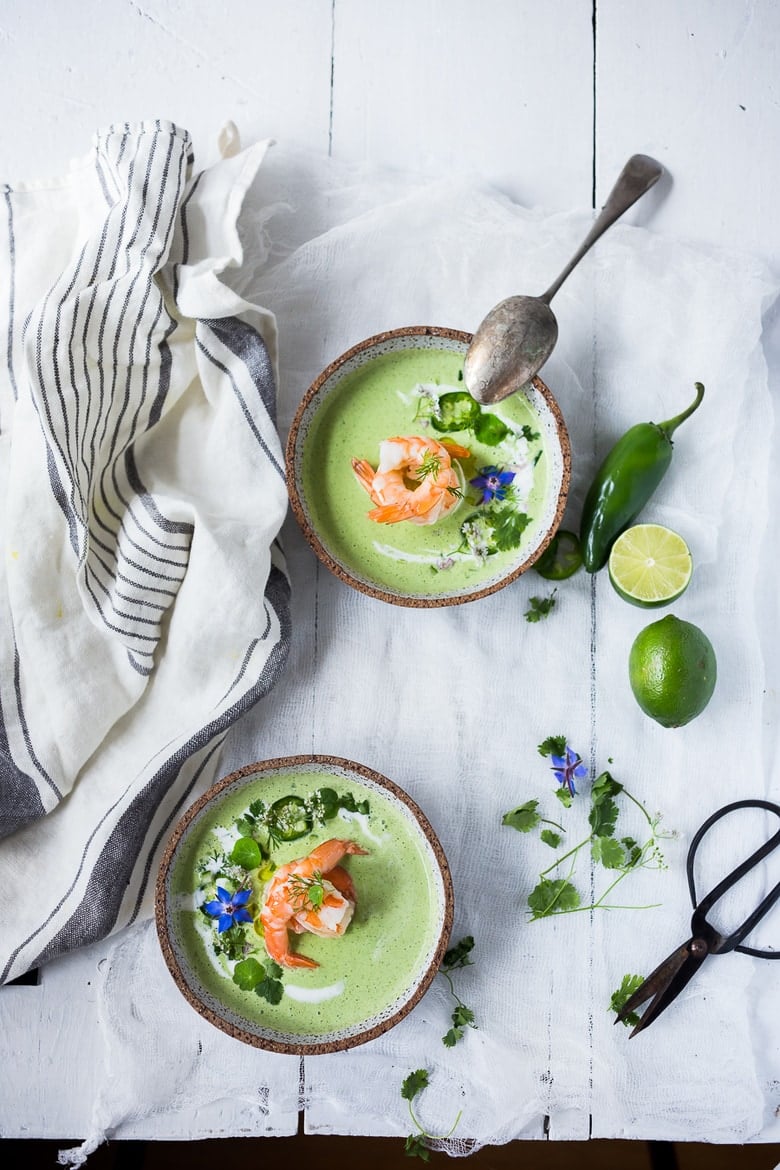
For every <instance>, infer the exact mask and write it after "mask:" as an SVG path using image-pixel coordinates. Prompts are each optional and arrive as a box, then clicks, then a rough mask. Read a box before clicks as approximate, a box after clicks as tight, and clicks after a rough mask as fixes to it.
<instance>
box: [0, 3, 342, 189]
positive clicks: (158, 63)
mask: <svg viewBox="0 0 780 1170" xmlns="http://www.w3.org/2000/svg"><path fill="white" fill-rule="evenodd" d="M330 46H331V6H330V3H328V2H327V0H297V2H296V3H295V4H273V3H264V4H257V3H249V2H247V0H244V2H242V3H239V4H236V5H231V6H230V7H229V8H225V7H224V6H221V5H218V4H213V3H209V0H186V2H181V0H175V2H170V0H138V2H135V0H131V2H129V3H124V2H122V0H84V2H83V3H80V4H78V5H72V4H60V3H57V0H42V2H41V3H39V4H35V5H29V6H28V5H22V6H19V5H9V4H6V5H4V6H3V9H2V12H0V101H1V102H2V105H3V108H4V109H5V110H7V111H13V115H12V127H11V128H9V127H8V125H7V126H6V132H5V133H4V134H3V135H2V136H0V176H2V178H3V179H4V180H7V181H11V182H13V181H16V180H20V179H36V178H38V177H42V178H43V177H47V176H49V175H51V174H61V173H62V172H63V171H64V169H65V165H66V163H67V161H68V160H69V159H70V158H71V157H79V158H80V157H82V156H83V155H85V154H86V153H87V152H88V151H89V148H90V143H91V140H92V135H93V133H94V132H95V130H97V129H101V128H103V127H105V126H108V125H109V124H111V123H112V122H114V121H120V122H125V121H136V120H142V119H146V118H167V119H169V120H171V121H174V122H177V123H178V124H179V125H181V126H182V127H184V128H185V129H187V130H189V131H190V133H191V134H192V137H193V142H194V146H195V150H196V161H197V165H198V166H199V167H200V166H204V165H208V163H210V162H213V161H214V159H215V158H216V157H217V136H218V134H219V131H220V129H221V127H222V126H223V125H224V123H225V122H226V121H227V120H228V119H232V120H233V121H234V122H235V123H236V125H237V126H238V128H239V131H240V133H241V135H242V138H243V140H244V142H250V141H255V140H259V139H262V138H267V137H274V138H277V139H278V140H280V141H285V142H288V143H291V144H295V145H298V146H301V147H304V148H306V149H311V150H320V151H326V150H327V144H328V127H329V120H330V71H331V52H330Z"/></svg>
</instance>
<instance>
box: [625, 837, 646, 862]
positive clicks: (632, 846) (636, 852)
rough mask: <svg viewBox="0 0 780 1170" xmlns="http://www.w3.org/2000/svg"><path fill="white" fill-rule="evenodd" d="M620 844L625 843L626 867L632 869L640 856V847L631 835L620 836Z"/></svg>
mask: <svg viewBox="0 0 780 1170" xmlns="http://www.w3.org/2000/svg"><path fill="white" fill-rule="evenodd" d="M621 844H622V845H625V847H626V852H627V854H628V856H627V858H626V868H627V869H633V867H634V866H635V865H636V863H637V862H638V861H639V859H640V857H641V856H642V848H641V846H640V845H639V843H638V842H637V841H635V840H634V838H633V837H621Z"/></svg>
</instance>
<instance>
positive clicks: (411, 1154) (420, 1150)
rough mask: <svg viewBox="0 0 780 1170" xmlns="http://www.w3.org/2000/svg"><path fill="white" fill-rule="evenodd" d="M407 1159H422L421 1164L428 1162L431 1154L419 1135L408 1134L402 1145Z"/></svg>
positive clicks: (423, 1139)
mask: <svg viewBox="0 0 780 1170" xmlns="http://www.w3.org/2000/svg"><path fill="white" fill-rule="evenodd" d="M404 1153H405V1154H406V1157H407V1158H422V1160H423V1162H430V1160H431V1152H430V1150H429V1149H428V1147H427V1146H426V1144H425V1138H424V1137H423V1136H422V1134H421V1133H410V1134H409V1136H408V1137H407V1139H406V1144H405V1145H404Z"/></svg>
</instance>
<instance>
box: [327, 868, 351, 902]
mask: <svg viewBox="0 0 780 1170" xmlns="http://www.w3.org/2000/svg"><path fill="white" fill-rule="evenodd" d="M328 881H329V882H330V884H331V885H332V886H335V887H336V889H337V890H338V892H339V893H340V894H343V896H344V897H345V898H347V899H349V901H350V902H351V903H352V905H353V906H357V894H356V893H355V883H354V882H353V880H352V876H351V874H349V873H348V872H347V871H346V869H344V868H343V866H341V865H337V866H335V867H334V868H333V869H332V870H331V871H330V872H329V874H328Z"/></svg>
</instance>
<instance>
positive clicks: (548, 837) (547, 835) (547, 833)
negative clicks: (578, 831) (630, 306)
mask: <svg viewBox="0 0 780 1170" xmlns="http://www.w3.org/2000/svg"><path fill="white" fill-rule="evenodd" d="M539 836H540V838H541V839H542V841H544V843H545V845H549V846H550V848H551V849H557V848H558V846H559V845H560V843H561V841H562V839H563V838H562V837H561V835H560V833H556V832H554V831H553V830H552V829H542V831H541V833H540V834H539Z"/></svg>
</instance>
